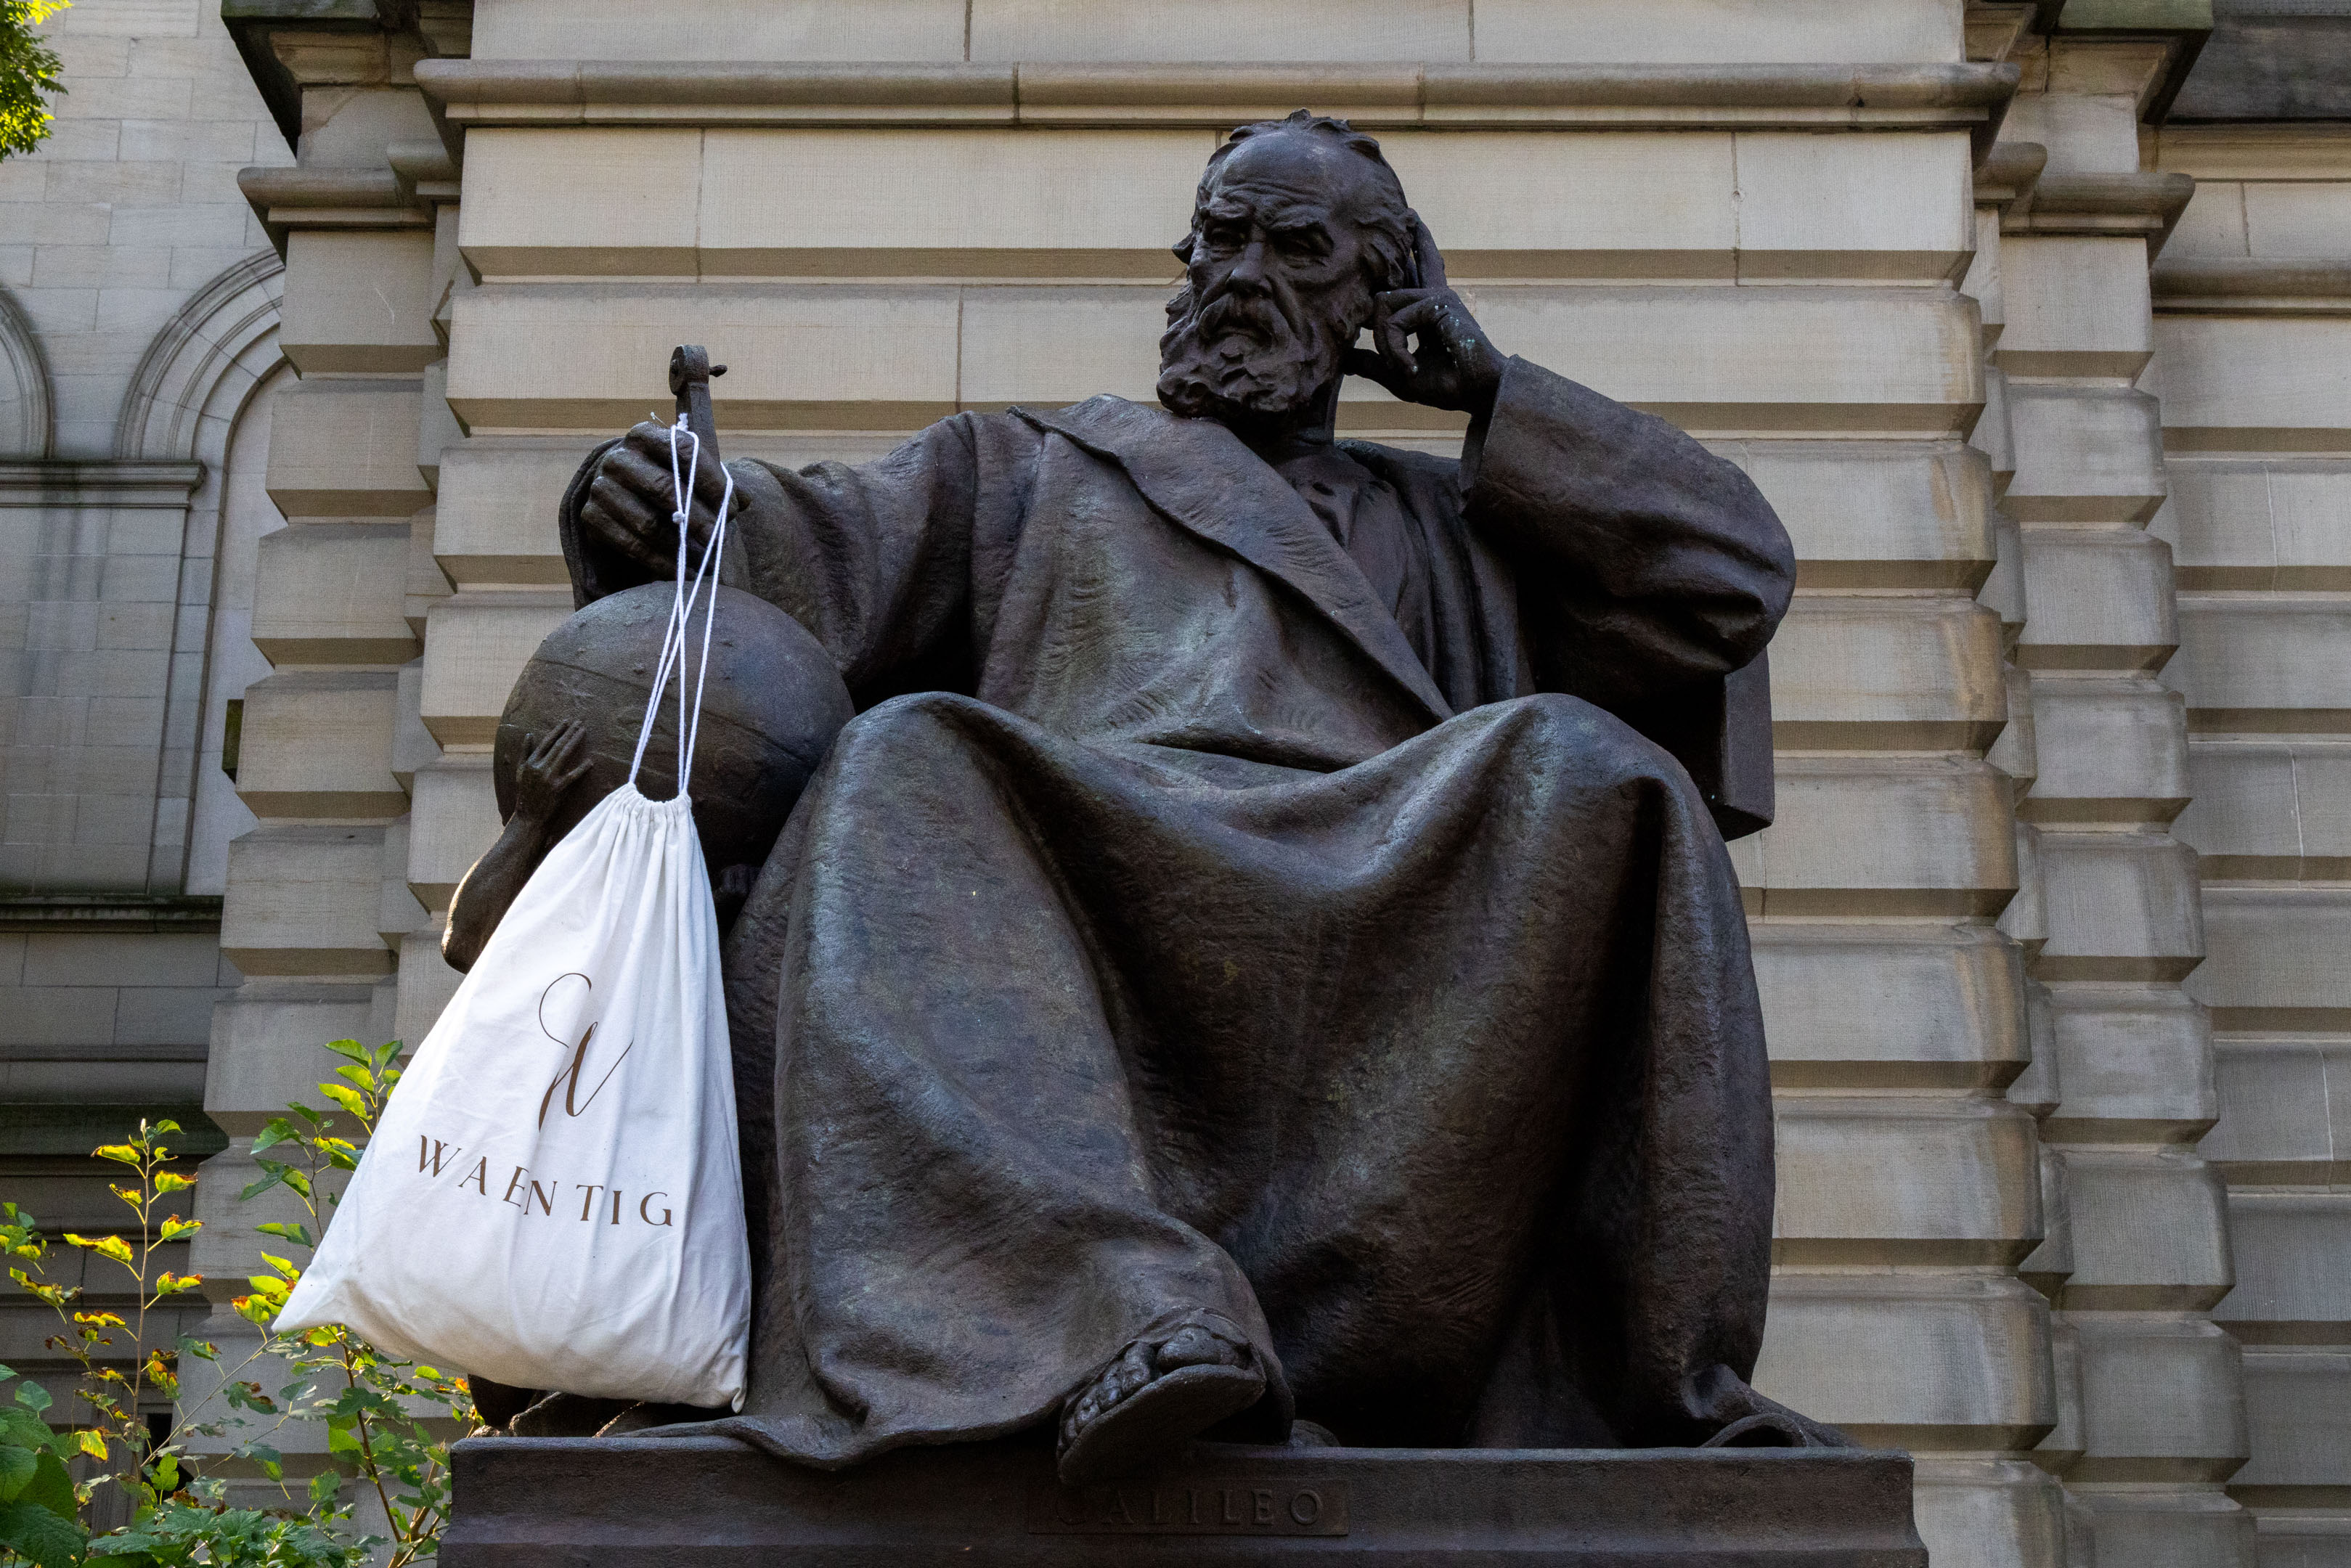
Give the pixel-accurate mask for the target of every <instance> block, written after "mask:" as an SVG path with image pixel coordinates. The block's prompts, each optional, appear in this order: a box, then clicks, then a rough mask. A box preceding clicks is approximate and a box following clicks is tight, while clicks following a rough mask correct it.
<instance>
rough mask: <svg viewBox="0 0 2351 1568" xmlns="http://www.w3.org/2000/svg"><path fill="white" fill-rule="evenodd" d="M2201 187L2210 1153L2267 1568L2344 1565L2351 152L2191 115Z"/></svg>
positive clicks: (2280, 131)
mask: <svg viewBox="0 0 2351 1568" xmlns="http://www.w3.org/2000/svg"><path fill="white" fill-rule="evenodd" d="M2153 151H2154V153H2155V156H2156V159H2157V161H2158V162H2159V165H2160V166H2161V167H2163V168H2165V169H2170V170H2178V171H2179V172H2184V173H2187V174H2190V175H2192V176H2194V177H2195V180H2196V183H2197V184H2196V198H2195V200H2194V202H2193V203H2192V204H2190V205H2189V209H2188V214H2187V215H2186V217H2185V218H2184V219H2183V220H2182V221H2181V224H2180V227H2179V234H2178V235H2176V236H2175V237H2174V240H2173V243H2172V245H2171V246H2170V247H2169V248H2168V249H2167V250H2166V251H2165V252H2164V256H2163V261H2162V263H2161V264H2160V266H2159V267H2158V269H2157V271H2156V274H2155V287H2156V293H2155V308H2156V311H2157V314H2156V316H2155V349H2156V364H2155V371H2154V374H2155V376H2156V378H2157V380H2158V383H2159V389H2160V392H2161V394H2162V398H2163V423H2164V442H2165V444H2166V446H2167V447H2168V448H2169V452H2170V455H2169V467H2170V472H2171V476H2172V484H2171V497H2170V500H2169V501H2168V503H2167V504H2166V506H2165V507H2164V509H2163V511H2162V512H2161V513H2160V514H2159V515H2158V517H2157V519H2156V522H2155V525H2154V527H2155V528H2156V530H2157V531H2158V532H2161V533H2163V534H2164V535H2165V536H2167V537H2168V538H2169V539H2170V540H2171V544H2172V549H2173V552H2174V556H2175V559H2176V561H2177V567H2176V571H2177V574H2178V579H2179V644H2180V646H2179V658H2178V659H2176V660H2175V661H2174V662H2173V664H2171V666H2170V667H2169V668H2168V670H2167V671H2166V672H2165V675H2164V679H2165V683H2166V685H2168V686H2170V687H2171V688H2172V689H2173V690H2175V691H2176V692H2178V693H2179V698H2180V700H2181V701H2182V703H2183V704H2184V706H2185V710H2186V713H2185V717H2186V729H2187V739H2188V771H2187V779H2186V785H2187V789H2188V790H2189V793H2190V794H2191V795H2192V796H2193V798H2194V799H2193V802H2192V803H2191V804H2190V805H2189V808H2188V809H2187V810H2186V811H2184V812H2183V813H2182V814H2181V816H2180V819H2179V834H2180V837H2181V838H2182V839H2184V840H2185V841H2188V842H2189V843H2190V844H2192V845H2193V846H2194V847H2195V848H2196V849H2197V851H2198V852H2199V857H2200V858H2199V872H2200V875H2201V879H2202V882H2203V887H2204V919H2205V940H2206V943H2207V946H2208V949H2209V952H2210V957H2209V958H2208V959H2207V961H2206V962H2205V964H2204V966H2203V967H2202V968H2200V969H2199V970H2198V971H2197V972H2196V974H2195V975H2194V976H2192V977H2190V978H2189V990H2190V992H2191V993H2192V994H2193V995H2194V996H2195V997H2196V998H2198V999H2199V1001H2201V1002H2203V1003H2204V1004H2205V1005H2206V1006H2208V1007H2209V1008H2210V1009H2211V1020H2212V1029H2213V1036H2214V1042H2215V1049H2214V1063H2213V1066H2214V1073H2213V1084H2212V1109H2213V1113H2214V1114H2215V1115H2216V1117H2217V1121H2216V1124H2215V1125H2214V1126H2213V1128H2212V1131H2211V1133H2210V1135H2208V1136H2207V1137H2206V1138H2205V1140H2204V1142H2203V1145H2202V1152H2203V1154H2204V1155H2205V1156H2206V1157H2207V1158H2208V1159H2210V1161H2211V1162H2212V1164H2213V1166H2214V1167H2215V1168H2216V1170H2217V1171H2218V1172H2219V1174H2220V1176H2223V1177H2224V1178H2225V1179H2226V1182H2227V1192H2226V1196H2225V1202H2226V1204H2227V1206H2228V1212H2229V1219H2230V1228H2231V1236H2232V1238H2233V1241H2234V1256H2235V1263H2236V1271H2235V1284H2234V1288H2233V1289H2232V1290H2231V1291H2230V1292H2229V1293H2228V1294H2227V1295H2226V1296H2224V1297H2223V1298H2221V1300H2220V1302H2219V1304H2218V1305H2217V1306H2216V1307H2215V1308H2214V1310H2213V1316H2214V1317H2215V1318H2216V1319H2217V1320H2218V1321H2219V1322H2220V1323H2221V1324H2222V1325H2223V1326H2224V1327H2226V1328H2227V1329H2228V1331H2229V1332H2230V1333H2231V1335H2233V1336H2234V1337H2235V1338H2236V1340H2237V1341H2238V1342H2239V1343H2241V1345H2242V1346H2243V1353H2242V1354H2243V1357H2244V1383H2245V1396H2244V1409H2245V1422H2246V1432H2247V1439H2248V1448H2249V1453H2250V1458H2248V1459H2247V1461H2246V1463H2245V1466H2244V1468H2243V1469H2241V1470H2239V1471H2237V1472H2236V1474H2235V1475H2234V1476H2232V1477H2231V1478H2230V1488H2229V1490H2230V1493H2231V1496H2233V1497H2235V1498H2236V1499H2238V1500H2240V1501H2241V1502H2242V1503H2244V1504H2245V1505H2246V1506H2247V1507H2248V1508H2249V1509H2250V1510H2251V1511H2252V1515H2253V1518H2254V1520H2255V1522H2256V1526H2257V1529H2258V1531H2259V1540H2260V1546H2261V1555H2262V1559H2263V1561H2264V1562H2277V1563H2285V1562H2294V1563H2319V1562H2327V1563H2332V1562H2339V1561H2342V1560H2343V1559H2344V1558H2345V1557H2346V1556H2351V1423H2346V1419H2345V1415H2344V1412H2345V1408H2346V1406H2345V1404H2344V1396H2345V1393H2346V1383H2345V1374H2346V1365H2351V1360H2346V1357H2351V1270H2346V1268H2345V1266H2344V1261H2343V1260H2345V1259H2346V1258H2351V1194H2346V1187H2345V1186H2344V1183H2345V1180H2346V1167H2345V1166H2343V1164H2342V1163H2341V1155H2339V1154H2338V1153H2337V1148H2338V1145H2342V1144H2343V1142H2344V1132H2345V1131H2346V1130H2351V1112H2347V1111H2346V1083H2351V1054H2346V1051H2351V1033H2346V1031H2351V992H2346V989H2345V986H2344V980H2343V975H2344V968H2345V966H2344V957H2345V952H2346V948H2345V944H2344V940H2343V938H2344V936H2345V934H2346V915H2351V885H2346V884H2347V883H2351V821H2347V820H2346V818H2345V817H2344V815H2343V812H2342V810H2341V809H2340V807H2339V806H2338V805H2337V804H2336V803H2335V801H2336V797H2337V795H2338V794H2339V792H2340V790H2341V789H2342V788H2343V787H2344V786H2345V784H2346V783H2351V744H2346V737H2351V685H2346V675H2345V673H2344V672H2345V665H2344V662H2343V660H2342V658H2341V657H2340V656H2339V654H2340V653H2341V652H2342V651H2343V650H2344V647H2345V642H2346V635H2347V634H2351V598H2346V590H2351V564H2346V563H2351V455H2346V454H2351V370H2346V364H2351V361H2346V352H2351V314H2346V312H2351V268H2346V263H2351V145H2346V142H2345V141H2343V140H2342V139H2341V137H2340V134H2339V132H2338V131H2335V129H2334V128H2332V127H2327V128H2315V127H2305V126H2296V125H2291V124H2270V125H2219V124H2210V125H2182V126H2175V127H2169V128H2167V129H2166V130H2165V131H2163V132H2162V133H2161V134H2160V136H2159V137H2158V138H2157V139H2156V141H2155V145H2154V149H2153Z"/></svg>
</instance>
